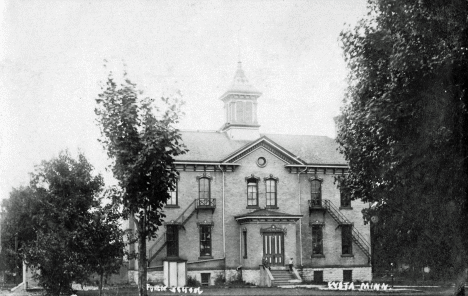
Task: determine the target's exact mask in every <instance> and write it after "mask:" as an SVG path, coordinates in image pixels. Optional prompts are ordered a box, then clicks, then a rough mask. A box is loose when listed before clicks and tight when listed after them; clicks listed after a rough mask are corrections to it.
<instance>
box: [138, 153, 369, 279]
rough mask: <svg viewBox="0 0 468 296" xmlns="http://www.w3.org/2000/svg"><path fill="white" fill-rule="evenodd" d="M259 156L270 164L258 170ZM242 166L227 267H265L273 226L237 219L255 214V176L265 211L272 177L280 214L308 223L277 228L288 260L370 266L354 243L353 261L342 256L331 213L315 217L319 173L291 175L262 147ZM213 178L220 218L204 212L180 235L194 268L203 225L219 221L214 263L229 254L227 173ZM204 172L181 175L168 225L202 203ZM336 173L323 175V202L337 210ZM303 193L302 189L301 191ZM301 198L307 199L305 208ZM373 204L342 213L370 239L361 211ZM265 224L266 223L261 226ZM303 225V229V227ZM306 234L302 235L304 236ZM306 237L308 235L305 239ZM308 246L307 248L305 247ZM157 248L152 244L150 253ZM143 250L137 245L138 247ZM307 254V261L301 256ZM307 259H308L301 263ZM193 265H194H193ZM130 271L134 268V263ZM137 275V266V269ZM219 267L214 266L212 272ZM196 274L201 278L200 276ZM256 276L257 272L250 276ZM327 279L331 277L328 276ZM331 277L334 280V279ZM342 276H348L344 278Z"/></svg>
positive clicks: (233, 180) (232, 198)
mask: <svg viewBox="0 0 468 296" xmlns="http://www.w3.org/2000/svg"><path fill="white" fill-rule="evenodd" d="M259 157H265V158H266V160H267V165H266V166H265V167H263V168H261V167H258V166H257V164H256V161H257V159H258V158H259ZM238 162H239V163H240V164H241V165H240V166H239V167H238V168H237V169H236V170H235V171H234V172H226V173H225V180H226V182H225V186H224V187H225V190H224V192H225V219H224V221H225V239H226V245H225V247H226V261H225V267H226V269H228V270H235V268H237V267H238V266H239V265H243V266H244V268H245V269H244V272H245V271H246V270H249V269H253V270H258V265H259V264H260V263H261V258H262V255H263V254H262V241H261V234H260V231H259V229H260V227H270V226H271V225H272V224H273V223H266V224H262V225H261V226H255V224H250V225H249V224H245V225H239V224H238V223H237V221H236V220H235V219H234V217H235V216H239V215H243V214H246V213H249V212H251V211H253V209H247V208H246V207H247V198H246V188H247V184H246V181H245V177H248V176H251V175H252V174H253V175H255V176H256V177H259V178H261V180H260V182H259V184H258V192H259V206H260V207H261V208H263V207H265V205H266V201H265V185H264V182H263V178H265V177H268V176H269V175H272V176H273V177H276V178H279V182H278V184H277V196H278V209H277V211H279V212H284V213H289V214H295V215H297V214H301V215H303V218H302V219H301V220H300V222H298V223H296V224H294V223H293V224H284V225H282V224H281V223H274V224H276V225H277V226H280V227H287V236H286V237H285V239H286V245H285V247H286V248H285V251H286V254H285V259H286V258H289V257H293V258H294V261H295V264H296V266H298V267H299V268H300V267H301V263H302V266H303V267H304V268H318V267H322V268H330V266H333V268H334V267H336V266H339V267H342V266H343V268H345V266H349V267H356V266H360V267H368V259H367V257H366V256H365V254H364V253H363V252H362V251H361V250H360V249H359V248H358V246H357V245H355V244H353V257H342V256H341V228H340V227H337V226H338V224H337V223H336V222H335V221H334V220H333V219H332V218H331V216H330V215H329V214H328V213H326V214H325V215H323V213H322V212H313V213H312V214H311V215H309V207H308V200H309V199H310V182H309V180H308V179H309V178H310V177H312V176H313V175H314V174H311V173H308V174H305V173H303V174H300V175H299V176H300V177H299V178H298V174H290V173H289V171H288V170H286V169H285V167H284V165H285V162H283V161H282V160H280V159H279V158H277V157H276V156H273V155H272V154H270V152H268V151H267V150H265V149H263V148H260V149H257V150H255V151H253V152H252V153H251V154H249V155H247V156H246V157H244V158H242V159H240V160H239V161H238ZM206 173H207V175H209V176H211V177H212V182H211V197H212V198H215V199H216V209H215V210H214V213H212V212H211V210H202V211H200V212H199V214H198V216H197V215H196V214H195V215H194V216H192V217H191V218H190V220H189V221H188V222H187V223H186V224H185V227H184V228H185V229H181V230H179V255H180V257H181V258H183V259H186V260H188V263H191V262H195V261H200V260H202V259H204V258H200V256H199V255H200V249H199V248H200V242H199V239H200V237H199V229H198V227H197V222H203V221H205V220H206V221H207V222H213V223H214V226H213V228H212V258H213V259H222V258H223V257H224V253H223V235H222V234H223V227H222V225H223V223H222V222H223V221H222V192H223V174H222V173H221V172H206ZM202 174H203V172H190V171H181V172H180V180H179V185H178V189H179V196H178V201H179V208H166V209H165V214H166V218H165V221H170V220H173V219H176V218H177V217H178V216H179V215H180V213H182V212H183V211H184V210H185V209H186V208H187V206H189V204H190V203H191V202H192V201H193V200H194V199H196V198H198V181H197V178H196V177H197V176H201V175H202ZM335 176H336V175H334V174H333V171H332V170H331V169H328V170H327V171H326V172H325V171H324V170H318V172H317V177H319V178H322V179H323V182H322V199H328V200H330V201H331V202H333V203H334V204H335V206H336V207H339V206H340V193H339V190H338V189H337V186H336V184H334V177H335ZM299 189H300V190H299ZM299 194H300V196H301V199H300V203H299ZM366 206H367V205H366V204H363V203H362V202H360V201H353V202H352V208H353V209H352V210H348V209H341V210H340V211H341V213H342V214H343V215H345V216H346V217H347V218H348V220H349V221H351V222H352V223H354V227H355V228H356V229H357V230H358V231H359V232H360V233H361V234H362V235H363V236H365V237H367V238H369V236H370V229H369V225H364V223H363V220H362V214H361V210H362V209H363V208H365V207H366ZM311 221H319V222H324V228H323V249H324V257H323V258H312V257H311V255H312V236H311V227H310V225H309V223H310V222H311ZM258 225H260V224H258ZM299 225H300V227H299ZM243 227H249V228H248V231H247V235H248V258H247V259H244V258H243V254H242V253H241V251H242V247H243V246H242V244H241V230H242V228H243ZM164 230H165V229H164V227H161V229H160V230H159V233H158V235H162V234H163V232H164ZM300 230H301V231H300ZM300 232H302V236H301V235H300ZM301 241H302V246H300V242H301ZM151 245H152V243H151V242H150V243H148V248H150V247H151ZM135 248H137V246H135ZM301 253H302V256H301ZM164 257H166V250H165V249H164V250H163V251H162V252H160V253H159V255H158V257H157V258H156V260H154V261H153V262H152V265H151V266H161V265H162V259H163V258H164ZM301 259H302V260H301ZM187 266H188V271H189V272H190V271H191V265H190V264H188V265H187ZM192 266H193V265H192ZM130 267H132V265H131V264H130ZM134 268H135V270H136V269H137V264H135V267H134ZM215 268H219V267H212V268H211V269H212V270H215ZM193 271H194V272H195V271H196V272H197V274H199V273H200V272H199V271H198V270H193ZM249 273H252V274H255V272H253V271H252V272H250V271H249ZM324 276H325V275H324ZM330 276H331V275H330ZM340 277H342V274H341V275H340Z"/></svg>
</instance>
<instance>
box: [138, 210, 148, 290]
mask: <svg viewBox="0 0 468 296" xmlns="http://www.w3.org/2000/svg"><path fill="white" fill-rule="evenodd" d="M144 217H146V210H145V215H144ZM145 223H146V221H145V218H142V219H140V221H138V224H140V225H139V227H138V232H139V233H138V295H139V296H146V295H147V291H146V276H147V263H146V233H145V229H146V227H145Z"/></svg>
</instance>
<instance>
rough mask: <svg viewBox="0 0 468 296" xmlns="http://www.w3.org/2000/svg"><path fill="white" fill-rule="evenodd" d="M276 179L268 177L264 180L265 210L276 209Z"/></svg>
mask: <svg viewBox="0 0 468 296" xmlns="http://www.w3.org/2000/svg"><path fill="white" fill-rule="evenodd" d="M277 182H278V179H277V178H273V176H271V175H270V177H269V178H265V186H266V190H265V196H266V206H267V208H276V207H277V191H276V189H277V186H276V184H277Z"/></svg>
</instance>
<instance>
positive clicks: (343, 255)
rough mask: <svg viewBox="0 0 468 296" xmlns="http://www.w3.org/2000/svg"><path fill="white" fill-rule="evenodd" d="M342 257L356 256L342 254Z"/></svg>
mask: <svg viewBox="0 0 468 296" xmlns="http://www.w3.org/2000/svg"><path fill="white" fill-rule="evenodd" d="M341 257H354V255H353V254H341Z"/></svg>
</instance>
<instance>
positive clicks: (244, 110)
mask: <svg viewBox="0 0 468 296" xmlns="http://www.w3.org/2000/svg"><path fill="white" fill-rule="evenodd" d="M261 95H262V93H261V92H259V91H258V90H257V89H255V88H254V87H253V86H252V85H251V84H250V83H249V81H248V80H247V77H246V76H245V73H244V70H243V69H242V63H241V62H239V63H238V64H237V71H236V74H235V75H234V80H233V82H232V84H231V86H230V87H229V88H228V90H227V91H226V92H225V93H224V94H223V95H222V96H221V97H220V100H222V101H223V103H224V114H225V123H224V125H223V127H222V128H221V131H222V132H226V133H227V135H228V136H229V138H232V139H233V140H255V139H257V138H259V137H260V131H259V127H260V125H259V124H258V121H257V99H258V98H259V97H260V96H261Z"/></svg>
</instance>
